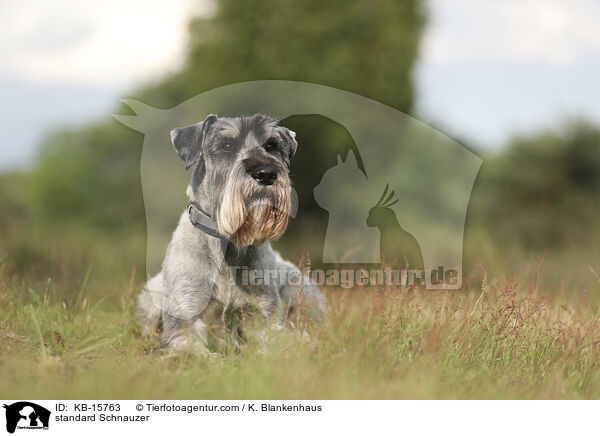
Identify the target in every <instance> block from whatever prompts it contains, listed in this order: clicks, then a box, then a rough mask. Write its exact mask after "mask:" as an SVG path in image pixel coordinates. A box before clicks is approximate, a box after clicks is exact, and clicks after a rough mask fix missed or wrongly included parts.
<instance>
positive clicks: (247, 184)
mask: <svg viewBox="0 0 600 436" xmlns="http://www.w3.org/2000/svg"><path fill="white" fill-rule="evenodd" d="M290 191H291V186H290V179H289V177H288V175H287V173H285V172H282V173H279V174H278V177H277V180H276V181H275V183H273V185H271V186H268V187H266V186H261V185H259V184H258V183H256V181H255V180H252V179H250V178H249V177H248V176H247V175H246V173H245V170H243V168H238V170H237V171H236V172H235V173H234V174H233V175H232V177H229V178H228V181H227V184H226V186H225V189H224V191H223V198H222V200H221V204H220V207H219V208H218V210H217V213H216V218H217V219H216V221H217V229H218V230H219V233H221V234H222V235H223V236H225V237H226V238H228V239H229V240H230V241H231V242H233V243H234V244H235V245H236V246H237V247H247V246H249V245H261V244H263V243H264V242H265V241H267V240H275V239H278V238H279V237H280V236H281V235H282V234H283V232H285V229H286V227H287V223H288V214H289V211H290Z"/></svg>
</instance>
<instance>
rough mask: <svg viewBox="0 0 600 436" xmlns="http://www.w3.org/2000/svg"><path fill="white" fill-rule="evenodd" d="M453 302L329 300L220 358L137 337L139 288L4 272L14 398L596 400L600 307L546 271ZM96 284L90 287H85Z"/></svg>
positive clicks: (396, 296) (379, 295)
mask: <svg viewBox="0 0 600 436" xmlns="http://www.w3.org/2000/svg"><path fill="white" fill-rule="evenodd" d="M483 273H484V274H483V277H484V280H483V282H482V284H481V286H479V287H477V288H474V287H473V288H471V289H466V290H463V291H453V292H431V291H418V290H399V289H395V288H379V289H376V288H368V289H367V288H356V289H352V290H346V291H341V290H337V289H327V290H326V291H327V296H328V302H329V314H328V316H327V318H326V319H325V321H324V322H323V324H322V325H320V326H309V327H308V328H307V329H306V330H304V329H300V328H298V327H292V326H287V327H286V328H285V329H284V330H283V331H281V332H272V333H270V337H269V339H268V345H267V352H266V353H265V352H263V350H262V349H261V347H259V346H258V345H257V344H253V343H249V344H247V345H246V346H245V347H244V348H243V349H242V350H241V351H240V352H237V353H236V352H229V353H227V354H219V355H217V356H213V357H209V358H199V357H189V356H179V357H177V358H165V356H164V355H163V354H162V353H161V352H160V350H158V348H157V345H158V337H154V338H150V339H144V338H142V337H140V334H139V329H138V326H137V324H136V322H135V317H134V314H133V309H132V304H133V300H134V297H135V293H136V292H137V291H136V289H137V287H138V286H139V280H137V279H136V273H135V272H132V274H131V277H130V278H128V279H125V280H123V281H122V283H115V284H113V285H111V286H106V287H105V288H104V289H102V292H100V288H101V287H99V286H98V284H94V272H93V270H92V271H91V272H90V273H89V275H88V277H89V284H87V285H86V286H82V283H83V279H82V281H81V283H80V286H79V290H78V292H73V291H71V290H68V289H61V288H60V287H59V286H58V285H56V284H54V283H52V282H49V283H47V284H46V285H40V287H38V288H36V287H33V288H31V289H30V290H27V289H24V288H23V283H20V282H19V281H18V280H15V279H14V276H11V275H10V274H8V273H7V271H6V268H3V267H2V265H0V304H1V305H2V307H3V309H2V310H1V311H0V396H1V397H3V398H149V397H151V398H182V399H187V398H196V399H211V398H212V399H225V398H227V399H234V398H255V399H258V398H278V399H296V398H318V399H323V398H331V399H349V398H364V399H376V398H599V397H600V383H599V382H600V377H599V376H600V371H599V365H600V327H599V326H598V313H597V307H598V302H597V301H595V299H594V298H592V297H590V295H588V294H586V293H583V292H565V293H560V292H559V293H556V292H555V293H552V294H551V295H546V293H545V290H544V287H543V286H544V285H543V283H542V281H541V273H539V274H538V273H535V274H533V275H531V276H529V277H519V275H518V274H515V275H513V276H510V277H505V278H501V279H494V278H489V279H488V277H487V273H486V272H485V270H483ZM86 281H88V280H87V279H86Z"/></svg>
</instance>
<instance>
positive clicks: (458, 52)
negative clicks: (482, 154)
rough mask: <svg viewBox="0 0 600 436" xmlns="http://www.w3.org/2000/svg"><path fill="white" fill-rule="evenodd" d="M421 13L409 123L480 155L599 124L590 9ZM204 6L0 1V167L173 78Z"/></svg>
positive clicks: (489, 4) (599, 42) (464, 4)
mask: <svg viewBox="0 0 600 436" xmlns="http://www.w3.org/2000/svg"><path fill="white" fill-rule="evenodd" d="M427 7H428V10H429V22H428V25H427V28H426V31H425V34H424V37H423V42H422V48H421V53H420V58H419V61H418V63H417V66H416V68H415V71H414V80H415V86H416V95H417V104H416V110H417V114H418V116H419V118H420V119H422V120H423V121H425V122H431V123H433V124H434V125H435V126H436V127H438V128H440V129H441V130H442V131H443V132H444V133H447V134H449V135H451V136H454V137H455V138H457V139H459V140H461V139H462V140H464V141H469V142H470V143H473V144H476V145H478V146H480V147H484V148H488V149H492V150H494V149H499V148H501V147H502V146H504V145H505V144H506V143H507V141H509V140H510V138H511V137H513V136H514V135H517V134H528V133H531V132H535V131H538V130H541V129H544V128H555V127H556V126H559V125H560V123H562V122H564V120H566V119H569V118H576V117H586V118H588V119H590V120H592V121H597V122H598V123H600V99H599V98H598V95H597V94H598V92H597V91H598V86H597V84H596V82H597V77H600V25H599V23H600V2H598V1H597V0H569V1H564V0H502V1H498V0H428V1H427ZM213 8H214V6H213V5H212V3H211V2H210V1H208V0H205V1H193V0H171V1H169V2H164V1H162V0H104V1H102V2H73V1H71V0H27V1H24V2H0V36H1V38H0V54H1V56H2V57H1V58H2V63H0V96H1V97H2V98H0V116H1V117H2V120H3V128H2V129H0V170H2V169H9V168H15V167H20V168H26V167H28V166H30V165H31V164H32V163H33V162H34V159H35V156H36V148H37V146H38V145H39V142H40V140H41V138H42V137H43V136H44V135H45V134H47V133H48V132H50V131H52V130H56V129H60V128H61V127H64V126H74V125H78V124H81V123H85V122H90V121H93V120H94V119H99V118H102V117H104V118H106V117H107V115H109V114H111V113H112V112H113V111H114V110H115V109H116V108H117V107H118V101H119V100H120V99H121V98H123V97H127V93H128V92H129V91H130V90H132V89H134V88H137V87H139V86H140V85H141V84H143V83H149V82H151V81H153V80H157V79H159V78H160V77H162V76H164V75H166V74H168V73H169V72H170V71H175V70H177V68H178V67H179V66H180V65H181V62H182V60H183V57H184V54H185V47H186V30H187V22H188V20H189V18H190V17H192V16H207V15H210V14H211V13H212V11H213ZM131 17H134V18H135V19H131Z"/></svg>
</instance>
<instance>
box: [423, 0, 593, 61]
mask: <svg viewBox="0 0 600 436" xmlns="http://www.w3.org/2000/svg"><path fill="white" fill-rule="evenodd" d="M429 6H430V7H429V10H430V11H431V17H430V23H429V26H430V27H429V29H428V31H427V32H426V34H425V38H424V43H423V53H422V61H423V62H425V63H431V64H434V65H458V64H466V63H503V64H534V63H537V64H548V65H553V66H559V67H564V66H568V65H572V64H574V63H577V62H580V61H582V60H585V59H587V58H589V57H598V56H600V24H599V23H600V2H598V1H597V0H569V1H566V0H429Z"/></svg>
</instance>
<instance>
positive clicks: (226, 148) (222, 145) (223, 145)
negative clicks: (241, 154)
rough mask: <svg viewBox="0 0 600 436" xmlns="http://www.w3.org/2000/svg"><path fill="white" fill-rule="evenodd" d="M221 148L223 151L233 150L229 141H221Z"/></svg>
mask: <svg viewBox="0 0 600 436" xmlns="http://www.w3.org/2000/svg"><path fill="white" fill-rule="evenodd" d="M221 148H222V149H223V150H224V151H231V150H233V144H231V143H229V142H223V143H222V144H221Z"/></svg>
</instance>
